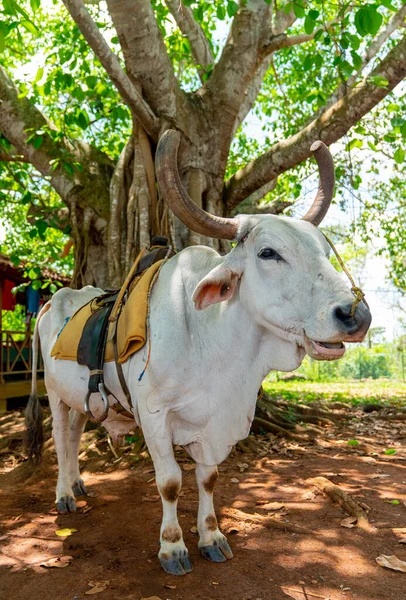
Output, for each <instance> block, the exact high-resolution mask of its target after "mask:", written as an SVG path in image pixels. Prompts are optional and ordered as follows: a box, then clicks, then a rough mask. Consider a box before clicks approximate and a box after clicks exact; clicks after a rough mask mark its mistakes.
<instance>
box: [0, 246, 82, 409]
mask: <svg viewBox="0 0 406 600" xmlns="http://www.w3.org/2000/svg"><path fill="white" fill-rule="evenodd" d="M24 270H25V269H24V265H20V266H18V267H15V265H14V264H13V263H12V262H11V260H10V259H9V258H8V257H7V256H5V255H4V254H1V253H0V339H1V344H0V412H3V411H4V410H6V407H7V399H9V398H16V397H22V396H27V395H29V393H30V387H31V367H32V344H31V341H32V332H31V329H32V327H31V319H32V318H34V317H35V316H36V313H37V312H38V310H39V308H40V307H41V306H42V304H44V303H45V302H46V301H47V300H49V298H50V297H51V295H52V294H51V291H50V285H48V286H47V287H46V288H45V289H39V290H35V289H33V286H32V285H30V280H29V279H28V278H27V277H24ZM40 279H41V281H43V282H50V283H56V282H59V284H62V286H64V287H65V286H69V284H70V279H69V277H65V276H63V275H59V274H58V273H55V271H51V270H49V269H43V270H42V271H41V276H40ZM17 287H18V288H19V290H18V291H17V293H14V292H15V291H16V288H17ZM17 306H23V307H25V308H24V322H21V319H20V324H19V326H18V327H17V328H13V329H10V328H9V329H6V328H5V327H4V328H3V322H4V317H5V315H6V314H7V313H6V311H10V310H11V311H14V310H15V309H16V307H17ZM42 373H43V366H42V361H41V363H40V365H39V381H38V387H39V390H40V391H41V392H43V391H45V387H44V381H43V378H42Z"/></svg>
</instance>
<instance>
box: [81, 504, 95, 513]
mask: <svg viewBox="0 0 406 600" xmlns="http://www.w3.org/2000/svg"><path fill="white" fill-rule="evenodd" d="M92 508H93V506H85V507H84V509H83V510H82V514H83V515H85V514H86V513H88V512H89V510H92Z"/></svg>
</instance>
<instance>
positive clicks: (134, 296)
mask: <svg viewBox="0 0 406 600" xmlns="http://www.w3.org/2000/svg"><path fill="white" fill-rule="evenodd" d="M162 262H163V261H162V260H160V261H158V262H156V263H154V264H153V265H152V266H151V267H149V269H147V271H145V273H143V274H142V275H141V276H140V277H139V278H138V281H137V282H136V285H135V286H131V288H130V295H129V297H128V300H127V302H126V303H125V305H124V308H123V310H122V311H121V315H120V317H119V319H118V327H117V350H118V362H119V363H124V362H125V361H126V360H128V359H129V357H130V356H131V355H132V354H134V352H137V351H138V350H140V349H141V348H142V347H143V346H144V344H145V342H146V339H147V332H146V318H147V309H148V291H149V288H150V286H151V282H152V279H153V277H154V275H155V273H156V272H157V271H158V269H159V267H160V265H161V264H162ZM97 308H98V306H97V297H96V298H93V300H91V301H90V302H88V303H87V304H85V305H84V306H82V307H81V308H79V310H77V311H76V312H75V314H74V315H73V316H72V317H71V318H70V319H69V321H68V322H67V323H66V325H65V327H64V328H63V329H62V331H61V333H60V334H59V336H58V338H57V340H56V342H55V344H54V346H53V348H52V350H51V356H52V357H54V358H57V359H61V360H74V361H75V362H76V361H77V352H78V345H79V341H80V338H81V336H82V332H83V328H84V326H85V323H86V321H87V320H88V319H89V317H91V315H92V314H93V312H94V311H95V310H96V309H97ZM112 334H113V325H112V324H111V325H110V327H109V333H108V338H107V339H108V340H111V338H112ZM104 360H105V362H111V361H113V360H114V353H113V344H112V342H111V341H108V342H107V345H106V352H105V357H104Z"/></svg>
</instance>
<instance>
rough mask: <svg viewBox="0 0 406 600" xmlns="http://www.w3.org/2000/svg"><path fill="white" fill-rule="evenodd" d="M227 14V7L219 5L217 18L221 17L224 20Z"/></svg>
mask: <svg viewBox="0 0 406 600" xmlns="http://www.w3.org/2000/svg"><path fill="white" fill-rule="evenodd" d="M226 14H227V13H226V9H225V7H224V6H221V5H219V6H218V7H217V11H216V15H217V18H218V19H220V21H224V19H225V18H226Z"/></svg>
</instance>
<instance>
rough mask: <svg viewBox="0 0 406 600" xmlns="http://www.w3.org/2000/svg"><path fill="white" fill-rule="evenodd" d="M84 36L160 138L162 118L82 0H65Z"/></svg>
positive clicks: (139, 115)
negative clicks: (154, 111)
mask: <svg viewBox="0 0 406 600" xmlns="http://www.w3.org/2000/svg"><path fill="white" fill-rule="evenodd" d="M63 3H64V5H65V6H66V8H67V9H68V11H69V12H70V14H71V16H72V19H73V20H74V21H75V22H76V24H77V26H78V27H79V29H80V31H81V32H82V35H83V37H84V38H85V40H86V41H87V43H88V44H89V46H90V47H91V49H92V50H93V52H94V53H95V55H96V56H97V58H98V59H99V60H100V62H101V64H102V65H103V67H104V69H105V70H106V72H107V74H108V76H109V77H110V79H111V81H112V82H113V84H114V85H115V86H116V88H117V90H118V91H119V93H120V95H121V97H122V98H123V100H124V102H125V103H126V104H127V105H128V106H129V107H130V109H131V111H132V112H133V114H134V116H135V117H136V118H137V119H138V120H139V122H140V123H141V125H142V126H143V127H144V129H145V130H146V131H147V132H148V133H149V135H150V136H151V137H152V138H153V139H155V140H157V137H158V131H159V121H158V119H157V118H156V116H155V115H154V113H153V112H152V110H151V109H150V107H149V106H148V104H147V103H146V102H145V101H144V100H143V98H142V97H141V95H140V94H139V93H138V91H137V89H136V88H135V86H134V85H133V83H132V82H131V80H130V79H129V77H128V76H127V74H126V73H125V72H124V71H123V69H122V68H121V65H120V62H119V60H118V58H117V56H116V55H115V54H114V53H113V52H112V51H111V50H110V48H109V46H108V44H107V42H106V40H105V39H104V37H103V36H102V35H101V33H100V31H99V29H98V27H97V25H96V23H95V22H94V21H93V19H92V17H91V16H90V14H89V12H88V10H87V8H86V7H85V5H84V3H83V1H82V0H63Z"/></svg>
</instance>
